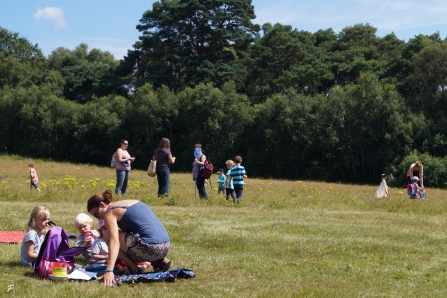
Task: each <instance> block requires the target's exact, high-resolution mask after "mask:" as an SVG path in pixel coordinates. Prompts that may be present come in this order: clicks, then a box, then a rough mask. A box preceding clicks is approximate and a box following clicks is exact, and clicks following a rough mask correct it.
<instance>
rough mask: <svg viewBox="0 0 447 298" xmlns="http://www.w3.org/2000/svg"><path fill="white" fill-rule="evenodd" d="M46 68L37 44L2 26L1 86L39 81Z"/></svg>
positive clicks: (21, 84)
mask: <svg viewBox="0 0 447 298" xmlns="http://www.w3.org/2000/svg"><path fill="white" fill-rule="evenodd" d="M44 69H45V57H44V56H43V54H42V52H41V50H40V49H39V48H38V45H37V44H35V45H33V44H31V43H30V42H29V41H28V40H27V39H26V38H24V37H20V35H19V33H14V32H10V31H8V30H6V29H4V28H2V27H0V88H1V87H3V86H12V87H17V86H30V85H31V84H34V83H37V82H38V81H39V77H40V75H41V72H43V71H44Z"/></svg>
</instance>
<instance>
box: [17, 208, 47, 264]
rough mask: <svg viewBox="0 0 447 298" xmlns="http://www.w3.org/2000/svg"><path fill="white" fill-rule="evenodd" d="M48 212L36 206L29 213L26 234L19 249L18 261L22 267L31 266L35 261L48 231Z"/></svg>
mask: <svg viewBox="0 0 447 298" xmlns="http://www.w3.org/2000/svg"><path fill="white" fill-rule="evenodd" d="M49 221H50V211H49V210H48V209H47V208H46V207H43V206H37V207H34V208H33V211H31V214H30V218H29V221H28V227H27V229H26V234H25V236H23V241H22V246H21V247H20V261H21V262H22V264H24V265H29V266H32V265H33V263H34V261H35V260H36V259H37V255H38V254H39V249H40V247H41V246H42V243H43V240H44V239H45V234H46V233H47V231H48V222H49Z"/></svg>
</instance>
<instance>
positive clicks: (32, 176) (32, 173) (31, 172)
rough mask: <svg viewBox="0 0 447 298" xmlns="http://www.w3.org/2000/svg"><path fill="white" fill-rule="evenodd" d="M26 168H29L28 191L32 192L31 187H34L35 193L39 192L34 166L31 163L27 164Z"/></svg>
mask: <svg viewBox="0 0 447 298" xmlns="http://www.w3.org/2000/svg"><path fill="white" fill-rule="evenodd" d="M28 168H29V178H30V185H29V189H30V190H31V191H32V190H33V187H34V188H35V189H36V190H37V191H40V189H39V178H38V177H37V172H36V169H35V168H34V164H33V163H32V162H31V163H29V164H28Z"/></svg>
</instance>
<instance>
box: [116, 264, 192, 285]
mask: <svg viewBox="0 0 447 298" xmlns="http://www.w3.org/2000/svg"><path fill="white" fill-rule="evenodd" d="M192 277H196V274H195V273H194V272H193V271H192V270H190V269H186V268H175V269H172V270H169V271H166V272H157V273H153V272H149V273H143V274H135V275H119V276H115V282H116V284H117V285H120V284H124V283H128V284H134V283H138V282H155V281H170V282H173V281H175V280H176V279H177V278H192Z"/></svg>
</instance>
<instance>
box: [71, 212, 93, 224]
mask: <svg viewBox="0 0 447 298" xmlns="http://www.w3.org/2000/svg"><path fill="white" fill-rule="evenodd" d="M86 223H93V219H92V218H91V217H90V216H88V215H87V214H85V213H79V214H78V215H76V217H75V219H74V224H75V226H76V227H77V226H78V225H85V224H86Z"/></svg>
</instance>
